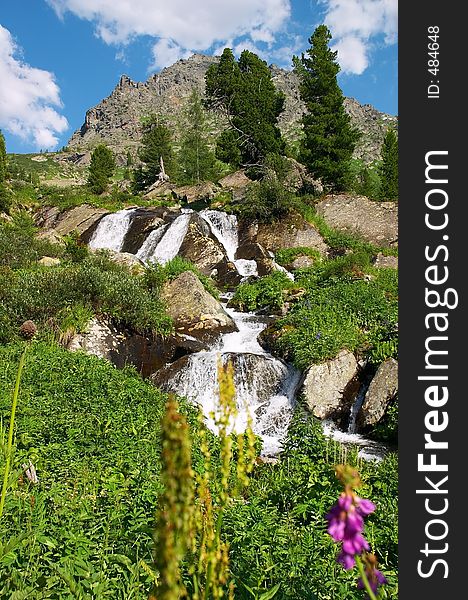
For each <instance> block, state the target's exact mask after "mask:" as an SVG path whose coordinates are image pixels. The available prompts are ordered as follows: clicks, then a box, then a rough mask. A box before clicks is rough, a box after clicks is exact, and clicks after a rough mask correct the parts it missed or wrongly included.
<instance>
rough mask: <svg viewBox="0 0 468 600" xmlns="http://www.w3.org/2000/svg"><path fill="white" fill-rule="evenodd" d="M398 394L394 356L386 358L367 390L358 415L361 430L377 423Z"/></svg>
mask: <svg viewBox="0 0 468 600" xmlns="http://www.w3.org/2000/svg"><path fill="white" fill-rule="evenodd" d="M397 394H398V363H397V361H396V360H395V359H393V358H388V359H387V360H385V361H384V362H383V363H382V364H381V365H380V366H379V368H378V369H377V373H376V374H375V376H374V378H373V379H372V381H371V383H370V386H369V389H368V390H367V393H366V396H365V398H364V402H363V404H362V406H361V408H360V410H359V413H358V416H357V421H356V423H357V426H358V428H359V430H361V431H362V430H365V429H366V428H368V427H370V426H371V425H376V424H377V423H378V422H379V421H380V420H381V419H382V417H383V416H384V415H385V412H386V410H387V408H388V405H389V404H390V402H391V401H392V400H393V399H394V398H395V397H396V396H397Z"/></svg>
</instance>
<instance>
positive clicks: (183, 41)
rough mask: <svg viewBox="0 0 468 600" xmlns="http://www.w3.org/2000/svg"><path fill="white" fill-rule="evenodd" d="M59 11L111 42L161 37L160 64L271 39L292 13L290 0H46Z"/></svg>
mask: <svg viewBox="0 0 468 600" xmlns="http://www.w3.org/2000/svg"><path fill="white" fill-rule="evenodd" d="M47 2H48V3H49V4H50V5H51V6H52V7H53V8H54V9H55V11H56V12H57V14H58V15H59V16H63V15H64V14H65V13H66V12H67V11H68V12H71V13H73V14H75V15H76V16H78V17H80V18H81V19H86V20H88V21H92V22H94V23H95V26H96V33H97V35H98V36H99V37H101V38H102V39H103V40H104V41H105V42H106V43H107V44H126V43H128V42H130V41H131V40H132V38H135V37H137V36H142V35H147V36H150V37H154V38H157V39H158V41H157V42H156V43H155V46H154V49H153V58H154V61H153V66H154V67H155V68H160V67H163V66H167V65H169V64H171V63H172V62H174V59H177V58H182V57H184V56H186V55H189V54H191V53H192V52H195V51H203V50H207V49H209V48H211V47H212V46H213V45H215V44H216V45H221V44H222V43H223V42H226V41H227V40H232V39H236V38H238V37H241V36H247V37H249V38H250V39H251V40H252V43H255V42H258V41H262V42H266V43H268V44H269V43H272V42H273V41H274V36H275V33H277V32H278V31H280V30H281V28H282V27H283V26H284V24H285V23H286V21H287V19H288V18H289V16H290V13H291V5H290V0H235V1H233V0H198V1H195V2H194V1H193V0H170V1H169V2H168V0H47Z"/></svg>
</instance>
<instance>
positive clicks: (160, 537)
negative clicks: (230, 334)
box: [149, 396, 193, 600]
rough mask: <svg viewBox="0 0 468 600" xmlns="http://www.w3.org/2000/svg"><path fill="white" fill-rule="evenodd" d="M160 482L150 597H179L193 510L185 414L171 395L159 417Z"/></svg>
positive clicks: (161, 599)
mask: <svg viewBox="0 0 468 600" xmlns="http://www.w3.org/2000/svg"><path fill="white" fill-rule="evenodd" d="M161 429H162V462H163V469H162V472H161V483H162V484H163V486H164V492H163V494H162V496H161V499H160V504H161V508H160V510H159V513H158V521H157V527H156V554H155V563H156V566H157V568H158V571H159V580H158V583H157V585H156V586H155V589H154V590H153V591H152V593H151V594H150V597H149V598H150V600H156V598H157V600H179V598H183V597H184V596H185V595H186V592H185V587H184V585H183V583H182V580H181V573H180V562H181V560H182V559H183V558H184V556H185V553H186V551H187V549H188V546H189V543H190V533H191V525H192V513H193V472H192V460H191V445H190V435H189V431H188V425H187V421H186V419H185V417H184V416H183V415H181V414H180V413H179V411H178V404H177V401H176V399H175V398H174V397H173V396H170V397H169V400H168V401H167V403H166V412H165V414H164V417H163V420H162V427H161Z"/></svg>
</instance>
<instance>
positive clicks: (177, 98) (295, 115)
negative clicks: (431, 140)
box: [68, 54, 397, 162]
mask: <svg viewBox="0 0 468 600" xmlns="http://www.w3.org/2000/svg"><path fill="white" fill-rule="evenodd" d="M218 60H219V57H216V56H207V55H205V54H193V55H192V56H190V57H189V58H185V59H181V60H178V61H177V62H176V63H174V64H173V65H171V66H169V67H166V68H164V69H162V70H161V71H160V72H159V73H155V74H154V75H151V76H150V77H149V79H148V80H147V81H146V82H135V81H133V80H132V79H131V78H130V77H129V76H128V75H122V76H121V78H120V80H119V82H118V84H117V85H116V87H115V89H114V90H113V91H112V93H111V94H110V96H108V97H107V98H105V99H104V100H102V101H101V102H100V103H99V104H97V105H96V106H94V107H93V108H90V109H89V110H88V111H87V112H86V117H85V122H84V123H83V125H82V127H81V128H80V129H79V130H78V131H76V132H75V133H74V134H73V135H72V137H71V138H70V140H69V142H68V146H69V148H70V149H72V150H75V151H85V150H89V149H90V148H93V147H94V146H96V145H97V144H99V143H104V144H107V145H108V146H109V147H111V148H112V149H113V150H114V152H116V154H118V155H119V154H125V153H126V151H127V150H133V151H136V149H137V147H138V146H139V143H140V140H141V135H142V128H141V123H142V119H143V118H144V117H145V116H148V115H150V114H159V115H161V116H162V117H164V118H165V119H166V120H167V122H168V124H169V126H170V127H172V128H173V131H174V134H175V137H176V138H177V137H178V134H179V130H180V123H181V113H182V111H183V109H184V106H185V104H186V101H187V98H188V97H189V96H190V94H191V92H192V90H193V89H196V90H198V92H199V93H200V94H201V95H203V93H204V88H205V74H206V71H207V69H208V67H209V66H210V65H212V64H214V63H216V62H217V61H218ZM270 69H271V73H272V78H273V81H274V83H275V85H276V87H277V88H278V89H279V90H281V91H282V92H283V93H284V94H285V96H286V102H285V109H284V112H283V114H282V115H281V117H280V122H279V126H280V129H281V131H282V133H283V135H284V136H285V138H286V139H288V140H289V141H293V140H295V139H297V138H298V136H299V134H300V119H301V117H302V115H303V113H304V104H303V102H302V101H301V98H300V95H299V80H298V77H297V75H296V74H295V73H294V72H293V71H288V70H285V69H281V68H280V67H278V66H276V65H271V66H270ZM345 107H346V110H347V111H348V113H349V114H350V116H351V119H352V121H353V123H354V124H355V126H356V127H357V128H358V129H359V130H360V131H361V132H362V136H361V140H360V142H359V145H358V147H357V148H356V152H355V155H356V157H357V158H362V159H364V160H365V161H366V162H370V161H372V160H375V159H376V158H379V155H380V148H381V145H382V141H383V137H384V135H385V132H386V130H387V128H388V127H389V126H390V125H392V126H395V125H396V121H397V119H396V117H394V116H391V115H387V114H384V113H381V112H380V111H378V110H377V109H375V108H374V107H372V106H370V105H368V104H366V105H362V104H360V103H359V102H358V101H357V100H354V99H352V98H346V100H345ZM224 127H225V124H224V122H223V120H222V118H221V117H220V115H216V114H211V115H210V128H211V131H212V133H213V134H217V133H219V132H220V131H221V130H222V129H223V128H224Z"/></svg>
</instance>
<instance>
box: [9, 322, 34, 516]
mask: <svg viewBox="0 0 468 600" xmlns="http://www.w3.org/2000/svg"><path fill="white" fill-rule="evenodd" d="M36 332H37V328H36V325H35V324H34V323H33V321H25V322H24V323H23V324H22V325H21V327H20V335H21V337H22V338H23V339H24V340H26V343H25V345H24V348H23V352H22V353H21V357H20V361H19V365H18V371H17V373H16V381H15V389H14V391H13V400H12V403H11V413H10V426H9V430H8V441H7V447H6V457H5V470H4V472H3V485H2V492H1V495H0V518H1V517H2V515H3V509H4V507H5V500H6V493H7V489H8V479H9V477H10V467H11V456H12V448H13V434H14V430H15V419H16V408H17V406H18V397H19V390H20V384H21V376H22V374H23V367H24V363H25V361H26V353H27V351H28V348H29V343H30V341H31V340H32V339H33V337H34V336H35V335H36Z"/></svg>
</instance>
